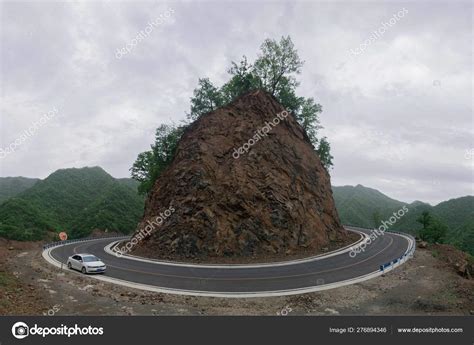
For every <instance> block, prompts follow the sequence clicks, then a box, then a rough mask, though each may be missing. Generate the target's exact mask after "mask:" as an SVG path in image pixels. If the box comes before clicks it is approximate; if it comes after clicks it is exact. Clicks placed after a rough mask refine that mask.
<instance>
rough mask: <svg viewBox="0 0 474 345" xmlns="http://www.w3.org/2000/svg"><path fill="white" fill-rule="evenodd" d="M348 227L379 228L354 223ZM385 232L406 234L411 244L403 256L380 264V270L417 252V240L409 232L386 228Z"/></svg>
mask: <svg viewBox="0 0 474 345" xmlns="http://www.w3.org/2000/svg"><path fill="white" fill-rule="evenodd" d="M345 226H347V227H351V228H354V229H361V230H372V231H373V230H377V229H369V228H361V227H359V226H352V225H345ZM385 232H390V233H394V234H398V235H402V236H405V237H408V238H409V241H408V242H409V246H408V249H407V250H406V251H405V253H403V255H402V256H400V257H398V258H396V259H394V260H392V261H390V262H387V263H384V264H382V265H380V271H384V270H385V269H386V268H392V267H394V266H395V265H396V264H402V263H403V262H405V261H406V260H407V259H408V258H409V257H412V256H413V254H414V253H415V249H416V240H415V238H414V237H413V236H412V235H410V234H407V233H405V232H401V231H395V230H386V231H385Z"/></svg>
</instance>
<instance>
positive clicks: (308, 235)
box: [133, 91, 348, 262]
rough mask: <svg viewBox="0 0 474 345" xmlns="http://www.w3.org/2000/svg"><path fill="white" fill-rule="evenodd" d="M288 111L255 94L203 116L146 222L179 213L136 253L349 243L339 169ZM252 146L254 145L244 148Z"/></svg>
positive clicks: (216, 252)
mask: <svg viewBox="0 0 474 345" xmlns="http://www.w3.org/2000/svg"><path fill="white" fill-rule="evenodd" d="M284 110H285V109H284V108H283V107H282V106H281V105H280V104H279V103H278V102H277V101H276V100H275V99H274V98H273V97H272V96H271V95H269V94H267V93H265V92H264V91H255V92H251V93H248V94H246V95H243V96H241V97H240V98H238V99H237V100H235V101H234V102H232V103H231V104H229V105H227V106H225V107H222V108H220V109H217V110H215V111H213V112H211V113H208V114H205V115H203V116H201V117H200V118H199V119H198V120H197V121H195V122H194V123H193V124H192V125H191V126H190V127H189V128H188V129H187V130H186V131H185V133H184V135H183V137H182V138H181V140H180V142H179V145H178V149H177V152H176V156H175V158H174V160H173V162H172V164H171V165H170V166H169V167H168V168H167V169H166V171H165V172H163V174H162V175H161V176H160V177H159V179H158V180H157V181H156V183H155V185H154V188H153V190H152V192H151V193H150V196H149V198H148V200H147V202H146V206H145V214H144V218H143V221H142V223H141V224H140V226H139V228H140V229H142V228H144V227H145V226H146V225H147V224H149V223H147V222H146V221H147V220H148V221H150V220H153V219H154V218H155V217H156V216H158V215H159V214H160V213H161V214H162V215H163V211H165V210H167V209H169V207H170V205H172V209H174V211H173V212H169V211H168V212H167V214H166V216H164V217H163V219H165V220H164V222H163V223H162V224H161V225H159V226H155V227H154V230H153V231H152V233H151V234H150V235H149V236H148V237H145V238H144V239H143V240H141V241H139V242H138V243H137V244H136V245H135V246H134V247H133V248H134V249H133V253H134V254H135V255H142V256H147V257H154V258H161V259H168V260H170V259H171V260H189V259H197V260H204V261H215V262H219V257H234V258H236V257H241V258H243V257H249V256H262V257H266V256H267V257H268V256H273V257H275V256H277V257H284V256H287V255H290V254H291V255H293V254H294V255H298V253H305V255H306V253H309V254H313V255H314V254H316V253H317V252H319V251H321V249H323V248H325V247H326V248H327V247H328V246H329V247H330V246H331V244H332V245H334V244H336V245H341V244H342V243H343V242H345V241H347V240H348V234H347V232H346V230H344V229H343V227H342V226H341V224H340V222H339V219H338V215H337V212H336V209H335V206H334V201H333V197H332V191H331V185H330V181H329V175H328V173H327V171H326V170H325V169H324V167H323V165H322V164H321V161H320V159H319V157H318V156H317V154H316V153H315V151H314V150H313V147H312V145H311V143H310V141H309V139H308V137H307V135H306V134H305V132H304V130H303V129H302V127H301V126H300V125H299V124H298V123H297V121H296V119H295V118H294V116H293V115H292V114H289V115H288V116H286V118H285V117H284V116H285V114H287V113H286V112H283V111H284ZM282 112H283V113H282ZM277 115H278V116H279V117H278V116H277ZM276 119H280V120H276ZM281 119H282V120H281ZM277 122H279V123H278V124H276V123H277ZM270 123H271V124H270ZM265 127H266V129H265ZM250 139H253V142H252V140H250ZM249 140H250V141H249ZM246 143H247V144H246ZM244 144H246V145H245V149H247V150H248V152H245V150H242V149H240V150H238V149H239V148H240V147H242V146H243V145H244ZM236 149H237V150H236ZM150 229H151V228H150ZM244 261H245V260H244Z"/></svg>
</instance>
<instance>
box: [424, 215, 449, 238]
mask: <svg viewBox="0 0 474 345" xmlns="http://www.w3.org/2000/svg"><path fill="white" fill-rule="evenodd" d="M447 232H448V227H447V226H446V225H445V224H444V223H442V222H440V221H439V220H432V221H431V222H430V223H429V225H428V226H427V227H426V228H424V229H421V230H420V233H419V235H420V238H421V239H422V240H423V241H428V242H430V243H443V242H444V240H445V238H446V233H447Z"/></svg>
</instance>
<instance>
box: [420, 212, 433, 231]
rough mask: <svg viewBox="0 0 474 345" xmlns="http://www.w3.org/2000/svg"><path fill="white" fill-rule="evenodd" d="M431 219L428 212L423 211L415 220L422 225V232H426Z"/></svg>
mask: <svg viewBox="0 0 474 345" xmlns="http://www.w3.org/2000/svg"><path fill="white" fill-rule="evenodd" d="M432 220H433V218H432V217H431V214H430V213H429V212H428V211H423V212H422V213H421V215H420V216H419V217H418V218H417V219H416V221H417V222H418V223H420V224H421V225H423V230H426V229H427V228H428V226H429V225H430V224H431V222H432Z"/></svg>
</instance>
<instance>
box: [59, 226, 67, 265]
mask: <svg viewBox="0 0 474 345" xmlns="http://www.w3.org/2000/svg"><path fill="white" fill-rule="evenodd" d="M59 239H60V240H61V242H63V256H64V254H65V253H64V247H65V245H66V242H65V241H66V240H67V233H66V232H64V231H62V232H60V233H59ZM61 269H63V260H61Z"/></svg>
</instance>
